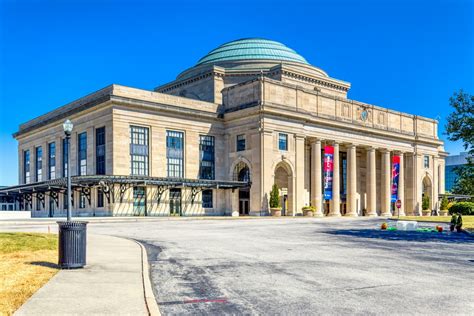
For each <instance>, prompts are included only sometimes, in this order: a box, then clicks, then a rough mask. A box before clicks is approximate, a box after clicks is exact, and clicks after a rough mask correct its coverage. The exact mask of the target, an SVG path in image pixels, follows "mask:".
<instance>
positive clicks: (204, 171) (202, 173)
mask: <svg viewBox="0 0 474 316" xmlns="http://www.w3.org/2000/svg"><path fill="white" fill-rule="evenodd" d="M214 147H215V146H214V136H207V135H201V136H199V154H200V155H199V156H200V157H199V158H200V161H199V177H200V178H201V179H209V180H214V178H215V172H214V169H215V167H214V165H215V163H214Z"/></svg>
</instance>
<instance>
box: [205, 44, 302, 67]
mask: <svg viewBox="0 0 474 316" xmlns="http://www.w3.org/2000/svg"><path fill="white" fill-rule="evenodd" d="M256 59H257V60H258V59H263V60H278V61H290V62H295V63H300V64H305V65H309V63H308V62H307V61H306V59H305V58H304V57H303V56H301V55H299V54H298V53H296V52H295V51H294V50H292V49H291V48H289V47H286V46H285V45H283V44H282V43H279V42H275V41H270V40H266V39H262V38H243V39H239V40H235V41H232V42H228V43H225V44H222V45H221V46H219V47H217V48H216V49H214V50H211V51H210V52H209V53H208V54H207V55H206V56H204V57H203V58H201V59H200V60H199V61H198V63H197V64H196V66H198V65H202V64H216V63H221V62H231V61H236V60H256Z"/></svg>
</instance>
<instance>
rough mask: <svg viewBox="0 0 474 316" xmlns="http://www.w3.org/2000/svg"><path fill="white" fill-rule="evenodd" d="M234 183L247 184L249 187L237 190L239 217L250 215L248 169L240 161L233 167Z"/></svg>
mask: <svg viewBox="0 0 474 316" xmlns="http://www.w3.org/2000/svg"><path fill="white" fill-rule="evenodd" d="M233 180H234V181H243V182H247V183H248V184H249V186H247V187H244V188H240V189H239V215H249V214H250V168H249V166H248V165H247V164H246V163H245V162H243V161H240V162H239V163H237V164H236V165H235V167H234V175H233Z"/></svg>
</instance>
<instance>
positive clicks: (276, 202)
mask: <svg viewBox="0 0 474 316" xmlns="http://www.w3.org/2000/svg"><path fill="white" fill-rule="evenodd" d="M270 207H271V208H277V207H280V193H279V192H278V186H277V185H276V184H274V185H273V186H272V191H271V192H270Z"/></svg>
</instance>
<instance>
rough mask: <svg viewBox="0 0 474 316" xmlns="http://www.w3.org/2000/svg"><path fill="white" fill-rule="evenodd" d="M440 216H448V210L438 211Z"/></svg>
mask: <svg viewBox="0 0 474 316" xmlns="http://www.w3.org/2000/svg"><path fill="white" fill-rule="evenodd" d="M439 215H440V216H448V210H441V211H439Z"/></svg>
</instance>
